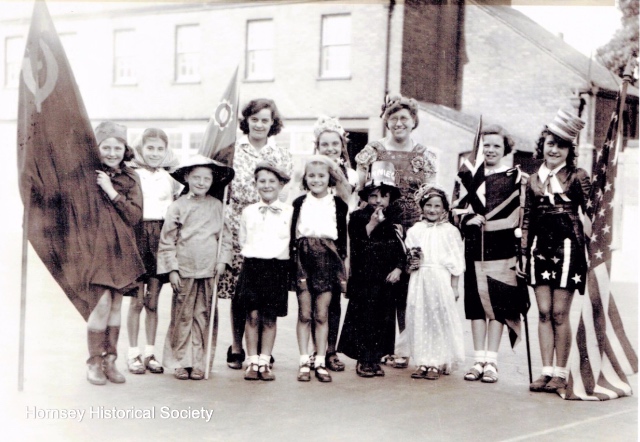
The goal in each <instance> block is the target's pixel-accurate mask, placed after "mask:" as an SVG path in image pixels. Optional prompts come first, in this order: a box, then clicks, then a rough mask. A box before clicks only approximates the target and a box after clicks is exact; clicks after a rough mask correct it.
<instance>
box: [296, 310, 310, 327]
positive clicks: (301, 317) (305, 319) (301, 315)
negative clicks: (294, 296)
mask: <svg viewBox="0 0 640 442" xmlns="http://www.w3.org/2000/svg"><path fill="white" fill-rule="evenodd" d="M311 320H312V318H311V309H309V310H302V309H300V310H298V321H300V322H302V323H303V324H310V323H311Z"/></svg>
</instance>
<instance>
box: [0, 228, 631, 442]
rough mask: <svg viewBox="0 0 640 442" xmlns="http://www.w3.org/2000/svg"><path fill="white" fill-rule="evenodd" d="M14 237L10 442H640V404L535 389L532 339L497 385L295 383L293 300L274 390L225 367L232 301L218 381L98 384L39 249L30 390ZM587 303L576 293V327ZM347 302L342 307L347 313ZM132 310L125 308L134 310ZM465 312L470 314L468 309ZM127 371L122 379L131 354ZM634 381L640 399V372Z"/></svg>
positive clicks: (624, 302)
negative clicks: (531, 385) (21, 340)
mask: <svg viewBox="0 0 640 442" xmlns="http://www.w3.org/2000/svg"><path fill="white" fill-rule="evenodd" d="M15 233H16V234H15V235H9V236H8V237H7V238H6V240H5V241H4V245H5V250H4V251H3V253H2V254H1V258H2V260H1V261H0V264H1V265H0V270H1V273H0V276H1V277H2V282H3V288H2V293H3V295H4V296H3V299H4V302H3V308H2V313H1V314H2V322H1V324H2V333H0V336H1V337H2V338H1V340H0V344H1V345H2V347H1V348H2V349H3V358H2V360H3V363H2V364H1V365H0V387H1V388H2V398H3V399H2V409H0V422H2V424H1V425H2V426H1V427H0V428H1V431H2V433H3V435H2V440H5V441H14V440H16V441H17V440H20V441H25V440H26V441H36V440H64V441H75V440H91V441H95V442H98V441H114V440H118V441H120V440H122V441H136V442H139V441H149V440H154V441H173V440H175V441H179V440H185V439H196V440H211V441H231V440H233V441H253V440H262V441H299V440H304V441H306V442H309V441H351V440H393V441H402V440H434V441H467V440H469V441H471V440H473V441H519V440H536V441H538V440H541V441H547V440H548V441H551V440H565V441H573V440H576V441H577V440H580V441H591V440H593V441H603V440H606V441H636V440H638V399H637V396H632V397H627V398H622V399H618V400H612V401H608V402H593V403H592V402H572V401H564V400H562V399H560V397H559V396H557V395H554V394H546V393H537V394H534V393H530V392H529V391H528V382H529V379H528V371H527V357H526V347H525V345H524V343H522V344H520V345H519V346H517V347H516V348H515V350H514V351H512V350H511V349H510V348H509V345H508V339H507V336H506V334H505V336H503V343H502V346H501V349H500V353H499V376H500V379H499V382H498V383H496V384H482V383H480V382H467V381H464V380H463V379H462V375H463V373H464V370H465V369H466V368H467V367H466V366H465V367H461V368H460V369H459V370H458V371H456V372H454V373H452V374H451V375H450V376H443V377H441V379H440V380H438V381H428V380H413V379H411V378H410V374H411V372H412V368H411V367H410V368H409V369H405V370H400V369H394V368H391V367H389V368H386V369H385V370H386V376H385V377H384V378H372V379H364V378H359V377H357V376H356V374H355V361H353V360H350V359H348V358H346V357H344V356H342V359H343V360H344V361H345V362H346V364H347V369H346V371H345V372H342V373H335V374H333V382H332V383H330V384H321V383H320V382H318V381H317V380H315V379H312V381H311V382H310V383H301V382H297V381H296V373H297V361H298V354H297V353H298V352H297V345H296V337H295V321H296V309H297V304H296V300H295V296H294V295H293V294H290V299H289V315H288V316H287V317H285V318H282V319H280V320H279V321H278V336H277V338H276V345H275V349H274V356H275V358H276V363H275V366H274V373H275V375H276V377H277V379H276V380H275V381H274V382H263V381H257V382H248V381H245V380H244V379H243V376H242V374H243V373H242V372H241V371H235V370H231V369H229V368H227V366H226V363H225V353H226V349H227V347H228V345H229V344H230V342H231V333H230V327H229V301H228V300H220V301H219V318H220V324H219V334H218V349H217V351H216V354H215V359H214V372H213V373H212V375H211V377H210V379H209V380H206V381H179V380H177V379H175V378H174V377H173V376H172V374H171V373H166V372H165V374H163V375H153V374H150V373H147V374H145V375H132V374H129V373H128V372H126V373H125V374H126V377H127V382H126V383H125V384H124V385H116V384H108V385H106V386H93V385H90V384H89V383H88V382H87V381H86V379H85V374H86V372H85V360H86V358H87V354H86V352H87V350H86V338H85V336H86V328H85V323H84V321H83V320H82V318H81V317H80V315H79V314H78V313H77V312H76V311H75V309H74V308H73V307H72V305H71V303H70V302H69V301H68V300H67V299H66V297H65V296H64V294H63V293H62V292H61V290H60V288H59V287H58V286H57V285H56V284H55V282H54V281H53V279H52V278H51V277H50V276H49V274H48V273H47V271H46V269H45V268H44V266H43V265H42V263H41V262H40V261H39V259H38V258H37V256H36V255H35V253H34V252H33V251H32V250H30V253H29V255H28V256H29V261H28V262H29V267H28V285H27V308H26V312H27V314H26V333H25V349H26V351H25V370H24V390H23V391H18V336H19V333H18V331H19V311H20V301H19V300H20V296H19V295H20V260H19V257H20V235H19V234H18V232H17V231H16V232H15ZM636 258H637V255H636ZM634 263H635V264H637V259H635V261H634ZM636 280H637V279H636ZM613 291H614V297H615V299H616V302H617V303H618V306H619V309H620V312H621V314H622V319H623V321H624V324H625V327H626V330H627V333H628V335H629V336H630V339H631V342H632V344H633V345H634V348H636V349H637V348H638V286H637V283H635V282H624V281H622V282H615V283H614V285H613ZM170 295H171V294H170V288H169V286H168V285H167V286H165V287H164V289H163V292H162V294H161V299H160V322H159V331H158V342H157V344H156V348H159V349H161V348H162V344H163V342H164V335H165V333H166V330H167V327H168V324H169V310H170V299H171V296H170ZM581 301H582V298H579V297H578V296H576V298H575V301H574V305H573V307H572V317H574V318H575V316H576V315H577V314H579V311H580V302H581ZM347 302H348V301H347V300H346V299H343V300H342V303H343V315H344V309H345V308H346V305H347ZM533 304H534V305H533V306H532V308H531V310H530V312H529V315H528V318H529V331H530V341H531V352H532V357H533V371H534V376H536V375H537V374H538V373H539V370H540V357H539V351H538V346H537V335H536V330H537V319H536V318H537V311H536V308H535V302H534V303H533ZM127 307H128V300H125V302H124V305H123V312H126V309H127ZM458 309H459V313H460V315H461V317H463V309H462V300H460V301H458ZM464 329H465V346H466V348H465V351H466V355H467V362H466V363H467V364H470V363H471V362H472V354H473V349H472V346H471V332H470V329H469V325H468V324H465V327H464ZM141 336H144V333H141ZM126 342H127V335H126V331H124V329H123V332H122V334H121V337H120V345H119V351H120V353H121V355H126V350H127V344H126ZM141 345H144V341H142V342H141ZM117 363H118V366H119V367H120V369H121V370H123V371H124V370H125V358H124V357H120V358H119V359H118V362H117ZM630 381H631V385H632V388H633V390H634V392H635V393H636V394H637V391H638V377H637V375H633V376H631V377H630Z"/></svg>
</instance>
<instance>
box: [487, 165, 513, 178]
mask: <svg viewBox="0 0 640 442" xmlns="http://www.w3.org/2000/svg"><path fill="white" fill-rule="evenodd" d="M507 169H509V168H508V167H507V166H505V165H504V164H498V167H494V168H493V169H487V166H484V176H489V175H493V174H494V173H500V172H504V171H505V170H507Z"/></svg>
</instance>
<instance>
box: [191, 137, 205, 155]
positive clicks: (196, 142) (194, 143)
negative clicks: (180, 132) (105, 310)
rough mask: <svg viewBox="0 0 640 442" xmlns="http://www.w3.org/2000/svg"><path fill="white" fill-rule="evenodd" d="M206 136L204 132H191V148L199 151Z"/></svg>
mask: <svg viewBox="0 0 640 442" xmlns="http://www.w3.org/2000/svg"><path fill="white" fill-rule="evenodd" d="M203 138H204V132H191V133H190V134H189V148H190V149H191V150H192V151H196V152H197V151H198V149H200V145H201V144H202V139H203Z"/></svg>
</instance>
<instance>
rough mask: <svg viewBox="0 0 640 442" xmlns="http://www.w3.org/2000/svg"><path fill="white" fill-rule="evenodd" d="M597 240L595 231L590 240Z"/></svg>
mask: <svg viewBox="0 0 640 442" xmlns="http://www.w3.org/2000/svg"><path fill="white" fill-rule="evenodd" d="M597 240H598V235H596V234H595V233H594V234H593V235H591V242H596V241H597Z"/></svg>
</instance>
